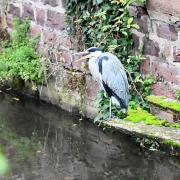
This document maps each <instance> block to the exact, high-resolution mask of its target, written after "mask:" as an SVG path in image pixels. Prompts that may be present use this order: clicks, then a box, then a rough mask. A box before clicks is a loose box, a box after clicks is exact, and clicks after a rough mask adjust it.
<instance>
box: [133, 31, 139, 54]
mask: <svg viewBox="0 0 180 180" xmlns="http://www.w3.org/2000/svg"><path fill="white" fill-rule="evenodd" d="M132 38H133V50H135V51H138V49H139V36H138V35H136V34H133V35H132Z"/></svg>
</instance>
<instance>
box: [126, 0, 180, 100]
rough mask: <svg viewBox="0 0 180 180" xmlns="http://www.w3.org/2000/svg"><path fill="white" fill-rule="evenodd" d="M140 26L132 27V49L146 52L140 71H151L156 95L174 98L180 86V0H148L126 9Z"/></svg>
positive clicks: (145, 72)
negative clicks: (142, 4)
mask: <svg viewBox="0 0 180 180" xmlns="http://www.w3.org/2000/svg"><path fill="white" fill-rule="evenodd" d="M129 11H130V13H131V15H132V16H134V18H135V22H136V23H137V24H139V25H140V29H139V30H133V33H134V35H133V37H134V40H135V44H134V46H135V49H136V50H137V51H138V49H141V51H142V52H143V54H145V55H146V60H145V61H144V62H143V63H142V67H141V70H142V73H144V74H147V73H149V72H151V73H152V75H153V77H154V78H155V80H156V81H157V83H156V84H155V85H153V87H152V89H153V92H154V94H156V95H164V96H166V97H170V98H175V92H176V90H177V89H180V1H179V0H147V4H146V7H137V6H136V5H134V6H132V7H130V9H129Z"/></svg>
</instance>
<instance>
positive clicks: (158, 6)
mask: <svg viewBox="0 0 180 180" xmlns="http://www.w3.org/2000/svg"><path fill="white" fill-rule="evenodd" d="M147 9H149V10H152V11H157V12H161V13H164V14H172V15H175V16H179V15H180V2H179V0H147Z"/></svg>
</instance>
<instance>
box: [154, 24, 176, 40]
mask: <svg viewBox="0 0 180 180" xmlns="http://www.w3.org/2000/svg"><path fill="white" fill-rule="evenodd" d="M156 31H157V35H158V36H159V37H161V38H164V39H167V40H171V41H176V40H177V38H178V32H177V30H176V28H175V26H173V25H170V24H167V23H158V24H156Z"/></svg>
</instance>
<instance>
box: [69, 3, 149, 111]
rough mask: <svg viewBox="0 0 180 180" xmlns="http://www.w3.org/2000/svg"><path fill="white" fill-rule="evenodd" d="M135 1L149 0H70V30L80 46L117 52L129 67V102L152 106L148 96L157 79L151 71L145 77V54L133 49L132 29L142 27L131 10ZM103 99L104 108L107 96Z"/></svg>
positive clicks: (76, 44) (145, 106) (136, 105)
mask: <svg viewBox="0 0 180 180" xmlns="http://www.w3.org/2000/svg"><path fill="white" fill-rule="evenodd" d="M132 3H137V4H141V5H142V4H143V3H145V0H93V1H92V0H88V1H87V0H86V1H85V0H67V1H66V12H67V17H68V18H67V21H68V24H69V26H68V30H69V32H70V34H71V36H73V40H74V45H75V46H76V49H77V50H84V49H86V48H88V47H91V46H97V47H99V48H100V49H101V50H102V51H108V52H112V53H114V54H116V55H117V57H118V58H119V59H120V60H121V62H122V63H123V65H124V66H125V69H126V70H127V74H128V80H129V84H130V94H131V97H130V102H129V106H130V107H131V108H137V107H143V108H144V109H148V105H147V103H146V101H145V100H144V99H145V97H146V96H147V95H149V94H150V92H151V89H150V85H151V84H152V83H153V79H152V78H151V76H150V75H149V76H147V77H146V78H145V79H144V78H143V77H142V75H141V73H140V63H141V61H142V59H143V56H142V54H140V53H134V52H133V50H132V47H133V39H132V33H131V29H132V28H135V29H139V26H138V25H137V24H134V21H133V17H131V16H130V14H129V12H128V7H129V6H130V5H131V4H132ZM99 97H102V96H99ZM100 99H101V101H99V106H101V108H102V107H103V100H102V99H103V98H100ZM96 104H97V103H96ZM105 104H106V103H105ZM106 112H107V111H106Z"/></svg>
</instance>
